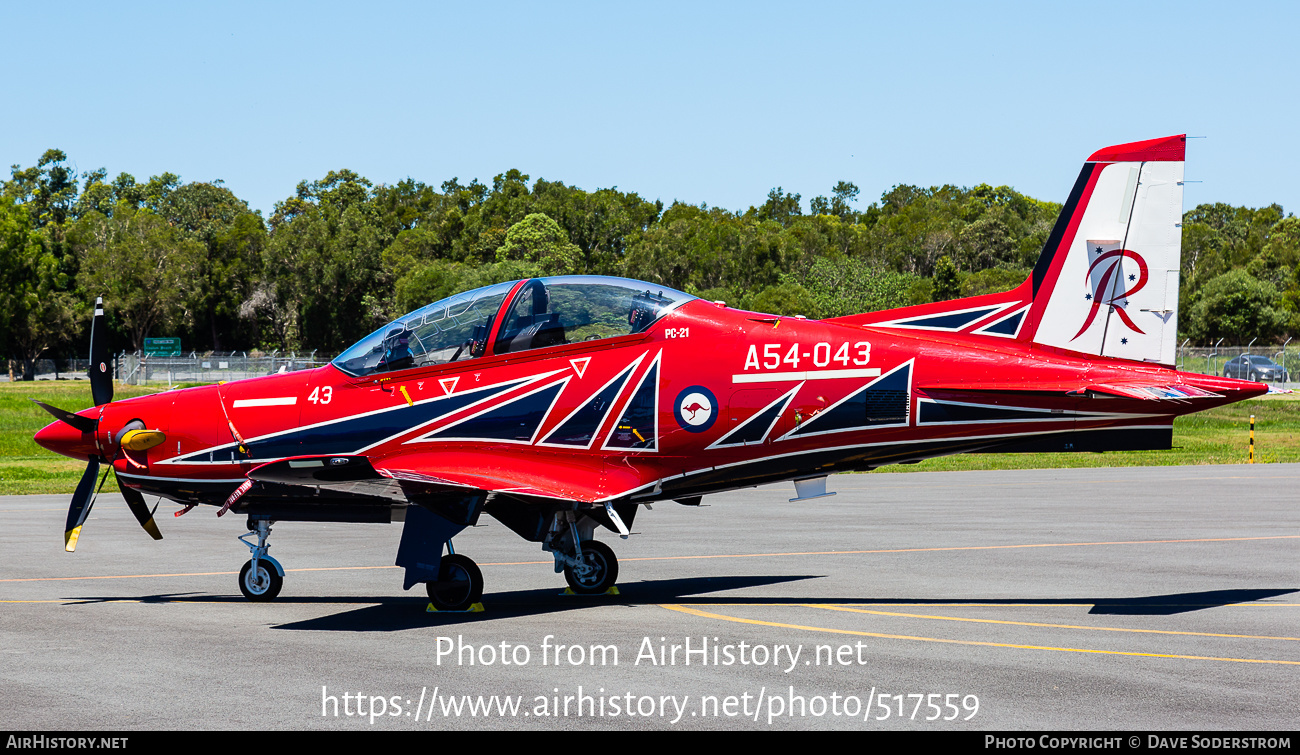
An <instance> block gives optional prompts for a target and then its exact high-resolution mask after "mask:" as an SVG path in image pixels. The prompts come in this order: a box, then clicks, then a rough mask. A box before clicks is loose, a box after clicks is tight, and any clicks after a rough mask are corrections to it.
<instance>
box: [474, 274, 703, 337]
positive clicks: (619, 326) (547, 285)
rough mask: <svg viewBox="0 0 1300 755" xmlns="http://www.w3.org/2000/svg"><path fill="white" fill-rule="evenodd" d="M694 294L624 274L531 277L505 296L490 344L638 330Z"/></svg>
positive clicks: (630, 332) (605, 334) (625, 332)
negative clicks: (511, 296)
mask: <svg viewBox="0 0 1300 755" xmlns="http://www.w3.org/2000/svg"><path fill="white" fill-rule="evenodd" d="M694 298H695V297H694V296H691V295H690V294H685V293H682V292H681V291H676V290H674V289H671V288H665V287H664V286H656V285H654V284H651V283H644V282H642V281H636V280H630V279H628V278H608V277H605V276H599V275H565V276H558V277H554V278H534V279H533V280H530V281H528V284H527V285H525V286H524V287H523V289H521V290H520V292H519V293H518V294H516V295H515V297H514V299H513V300H512V301H511V302H510V308H509V310H507V312H506V315H505V318H504V319H503V320H502V321H501V330H500V332H499V333H498V335H497V341H496V346H495V347H494V349H493V350H494V352H495V353H497V354H505V353H508V352H513V351H526V350H528V349H540V348H544V347H546V346H555V345H558V344H563V343H577V342H579V341H598V340H600V339H603V338H614V337H617V336H625V335H629V334H632V333H642V332H645V330H646V329H647V328H649V327H650V326H651V325H653V324H654V323H655V322H657V321H658V320H659V318H661V317H663V316H664V315H666V314H668V313H669V312H671V311H672V310H674V309H676V308H677V307H678V306H680V305H681V304H683V303H685V302H687V301H690V300H691V299H694Z"/></svg>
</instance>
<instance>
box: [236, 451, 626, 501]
mask: <svg viewBox="0 0 1300 755" xmlns="http://www.w3.org/2000/svg"><path fill="white" fill-rule="evenodd" d="M599 463H600V462H599V460H597V459H593V460H591V461H586V460H572V459H548V460H546V461H545V462H544V463H539V462H538V461H533V460H529V459H522V458H519V457H511V456H502V455H500V454H485V453H473V452H443V453H413V454H403V455H400V456H394V457H387V458H385V459H382V460H371V459H370V458H368V457H366V456H296V457H291V458H286V459H279V460H277V461H273V462H270V463H267V464H263V465H261V466H259V467H255V468H254V469H252V470H250V471H249V472H248V478H249V479H250V480H254V481H257V482H273V483H279V484H282V485H300V486H304V487H310V488H327V489H330V490H337V491H342V492H347V493H353V494H357V495H364V496H372V497H377V498H384V499H387V500H392V501H406V502H412V503H415V502H420V501H422V500H428V499H430V498H439V497H449V496H451V497H460V496H465V495H467V494H473V493H476V492H487V493H501V494H506V495H510V496H513V497H517V498H523V499H545V500H556V499H559V500H567V501H581V502H586V503H592V502H595V501H596V500H598V499H599V498H600V497H601V470H600V468H599Z"/></svg>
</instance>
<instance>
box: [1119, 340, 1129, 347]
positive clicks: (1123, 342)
mask: <svg viewBox="0 0 1300 755" xmlns="http://www.w3.org/2000/svg"><path fill="white" fill-rule="evenodd" d="M1119 342H1120V343H1121V344H1123V345H1125V346H1127V345H1128V339H1127V338H1121V339H1119Z"/></svg>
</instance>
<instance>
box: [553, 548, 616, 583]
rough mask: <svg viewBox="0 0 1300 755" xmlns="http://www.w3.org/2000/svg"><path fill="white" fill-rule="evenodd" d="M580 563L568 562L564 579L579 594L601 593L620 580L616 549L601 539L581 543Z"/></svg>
mask: <svg viewBox="0 0 1300 755" xmlns="http://www.w3.org/2000/svg"><path fill="white" fill-rule="evenodd" d="M580 551H581V553H580V555H579V556H578V558H577V560H578V561H579V563H578V564H577V565H574V564H566V565H565V567H564V580H565V581H566V582H568V583H569V587H570V588H571V589H572V590H573V591H574V592H576V593H578V594H579V595H599V594H601V593H603V592H606V591H608V590H609V588H611V587H613V586H614V582H615V581H617V580H618V559H617V558H616V557H615V556H614V551H613V550H612V549H611V548H610V547H609V546H608V545H605V544H604V543H602V542H600V541H599V540H584V541H582V543H581V545H580Z"/></svg>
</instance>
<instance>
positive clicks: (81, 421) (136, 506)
mask: <svg viewBox="0 0 1300 755" xmlns="http://www.w3.org/2000/svg"><path fill="white" fill-rule="evenodd" d="M90 393H91V396H92V397H93V398H94V400H95V406H97V407H98V406H104V405H105V404H108V403H110V402H112V400H113V376H112V374H111V373H110V372H109V371H108V355H107V345H106V334H105V333H104V304H103V299H102V298H96V299H95V319H94V320H93V321H92V323H91V326H90ZM32 400H33V401H36V400H35V399H32ZM36 404H37V405H38V406H40V407H41V408H42V409H44V410H45V411H47V412H49V413H50V414H51V415H53V416H54V418H55V419H57V420H59V421H60V422H62V423H63V424H64V425H66V426H67V428H70V430H71V431H75V432H69V430H67V429H63V430H60V429H59V428H58V426H57V425H51V426H50V427H47V428H46V429H45V430H42V431H41V432H40V433H38V434H37V438H36V440H37V442H38V443H40V444H41V445H43V446H45V447H47V448H49V449H50V450H52V451H56V452H59V453H64V454H65V455H69V456H76V457H77V458H87V462H86V470H85V471H84V472H82V474H81V481H80V482H78V483H77V490H76V492H74V493H73V494H72V503H71V504H70V505H69V506H68V520H67V524H66V526H65V527H64V534H63V538H64V550H67V551H68V552H72V551H74V550H76V548H77V538H78V537H79V536H80V535H81V527H82V525H83V524H85V522H86V518H87V517H88V516H90V509H91V507H92V506H94V504H95V497H96V496H97V495H98V493H99V490H100V489H102V488H103V487H104V482H105V481H106V480H107V479H108V473H109V471H110V470H111V469H112V466H113V462H114V461H116V460H117V459H118V458H119V457H121V456H122V455H123V454H125V453H126V452H127V451H140V452H143V451H147V450H149V449H150V448H153V447H154V446H157V445H158V444H160V443H162V442H163V441H164V440H166V436H165V435H164V434H163V433H162V432H161V431H159V430H148V429H146V428H145V425H144V423H143V422H141V421H140V420H132V421H131V422H128V423H127V424H126V426H125V427H122V428H120V429H119V430H118V431H117V432H116V433H113V434H111V436H110V437H111V440H112V443H111V445H112V446H116V451H113V456H112V458H111V459H110V458H105V456H104V455H103V451H102V450H101V446H100V445H99V444H98V443H96V440H95V437H96V433H97V432H98V431H99V423H100V421H101V420H100V419H98V418H95V417H87V416H84V415H81V414H75V413H73V412H70V411H67V410H65V409H60V408H58V407H55V406H50V405H49V404H46V403H42V402H40V401H36ZM83 454H84V456H83ZM101 464H107V467H108V468H107V469H105V470H104V476H103V477H101V478H100V480H99V485H98V486H97V485H96V484H95V478H96V477H97V476H99V467H100V465H101ZM117 487H118V489H119V490H120V491H121V492H122V497H123V498H125V499H126V505H127V507H128V508H130V509H131V513H132V514H134V515H135V518H136V521H138V522H140V526H141V527H143V528H144V531H145V532H148V533H149V535H150V536H151V537H153V539H154V540H161V539H162V533H160V532H159V531H158V525H157V524H155V523H154V520H153V515H154V511H155V510H156V509H157V507H156V506H155V507H154V509H152V510H151V509H150V508H149V506H148V505H147V504H146V503H145V501H144V496H143V495H141V494H140V491H138V490H135V489H133V488H128V487H127V486H126V485H123V484H122V480H121V478H120V477H119V478H117Z"/></svg>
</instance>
